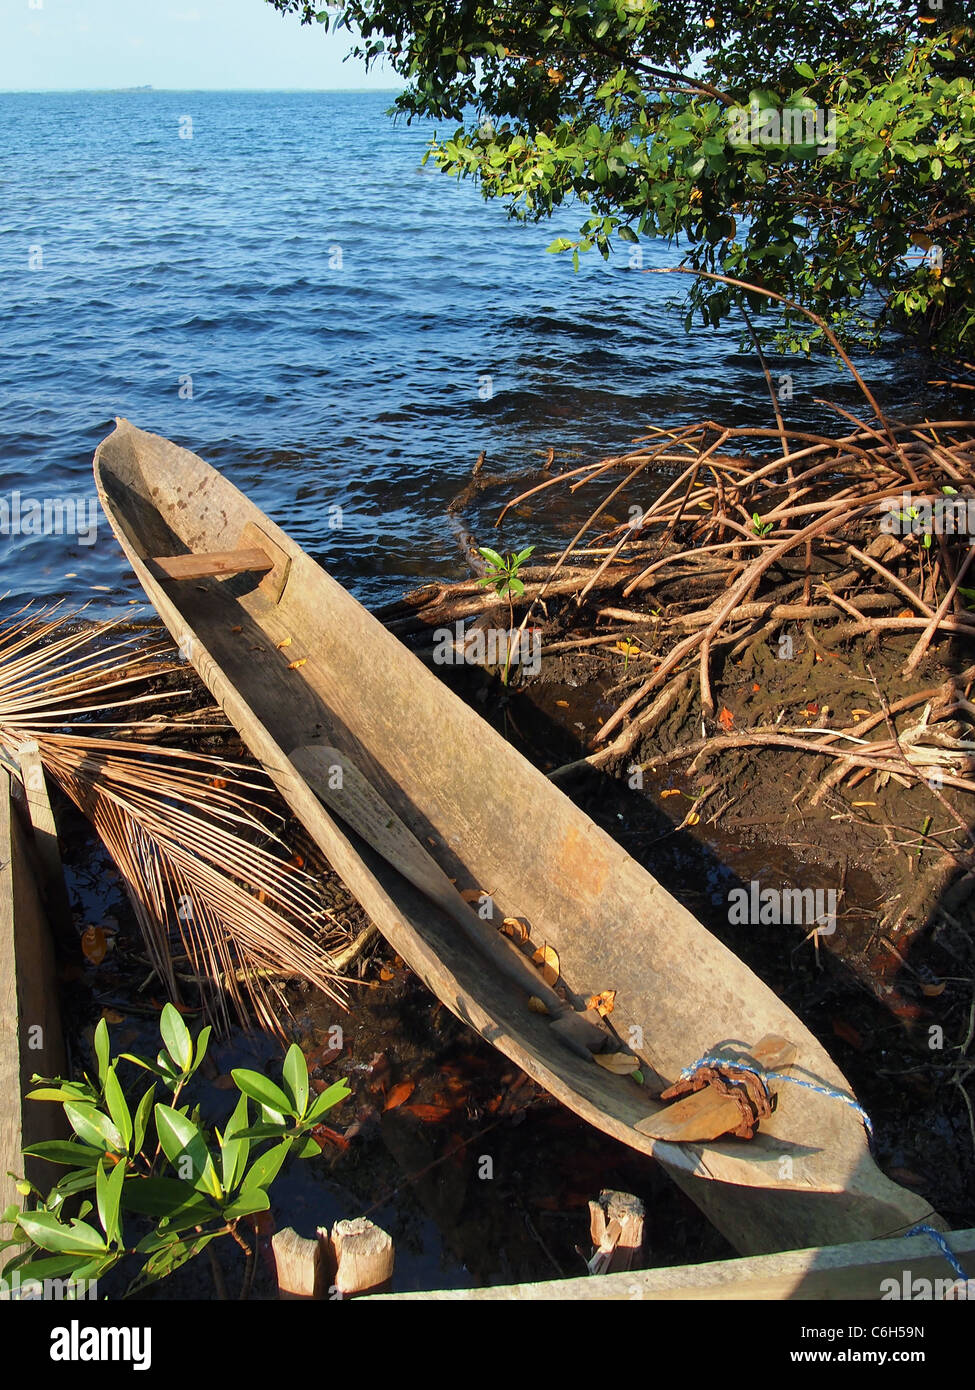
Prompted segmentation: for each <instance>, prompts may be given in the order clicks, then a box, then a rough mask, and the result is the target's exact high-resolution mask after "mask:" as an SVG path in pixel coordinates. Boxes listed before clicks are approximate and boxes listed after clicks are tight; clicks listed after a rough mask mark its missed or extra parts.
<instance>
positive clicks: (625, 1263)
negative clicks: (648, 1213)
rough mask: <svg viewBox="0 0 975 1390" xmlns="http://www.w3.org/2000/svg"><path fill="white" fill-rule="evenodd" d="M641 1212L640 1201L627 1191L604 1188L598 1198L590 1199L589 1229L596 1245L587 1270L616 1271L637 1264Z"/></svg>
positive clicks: (643, 1212) (639, 1258)
mask: <svg viewBox="0 0 975 1390" xmlns="http://www.w3.org/2000/svg"><path fill="white" fill-rule="evenodd" d="M644 1215H645V1208H644V1205H643V1203H642V1202H641V1201H640V1199H639V1197H633V1196H632V1195H631V1194H630V1193H629V1192H613V1191H612V1190H611V1189H609V1188H605V1189H604V1190H603V1191H602V1192H600V1194H599V1201H598V1202H590V1203H589V1216H590V1228H589V1229H590V1234H591V1235H592V1243H593V1245H595V1247H596V1250H595V1253H594V1254H593V1256H592V1259H590V1261H589V1273H590V1274H616V1273H619V1272H620V1271H621V1270H626V1269H639V1268H640V1265H641V1262H642V1255H643V1218H644Z"/></svg>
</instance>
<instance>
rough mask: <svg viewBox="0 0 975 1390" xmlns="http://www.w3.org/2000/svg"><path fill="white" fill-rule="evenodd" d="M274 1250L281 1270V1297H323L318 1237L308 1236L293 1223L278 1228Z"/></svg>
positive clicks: (278, 1269) (274, 1239) (273, 1243)
mask: <svg viewBox="0 0 975 1390" xmlns="http://www.w3.org/2000/svg"><path fill="white" fill-rule="evenodd" d="M271 1250H272V1251H273V1253H274V1264H275V1267H276V1269H277V1272H278V1297H279V1298H322V1297H323V1288H324V1282H325V1281H324V1277H323V1270H322V1250H321V1245H320V1244H319V1242H318V1241H317V1240H305V1239H304V1238H303V1237H302V1236H300V1235H298V1233H297V1231H294V1230H292V1228H291V1227H290V1226H285V1227H284V1229H283V1230H281V1231H275V1233H274V1235H273V1236H272V1237H271Z"/></svg>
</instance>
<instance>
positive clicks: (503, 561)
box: [477, 545, 535, 685]
mask: <svg viewBox="0 0 975 1390" xmlns="http://www.w3.org/2000/svg"><path fill="white" fill-rule="evenodd" d="M534 549H535V547H534V546H533V545H529V546H528V547H526V549H525V550H520V551H519V552H518V554H517V555H515V554H514V553H513V552H511V551H510V550H506V551H505V553H504V554H503V555H500V554H499V553H498V552H497V551H496V550H490V549H489V548H488V547H487V546H479V547H478V554H479V555H480V556H481V558H482V559H484V560H486V561H487V564H488V567H489V568H488V573H487V574H486V575H484V577H483V578H482V579H479V580H478V581H477V582H478V584H479V585H480V586H481V588H482V589H483V588H492V589H493V590H494V591H495V593H496V594H498V595H500V597H502V598H506V599H507V600H508V619H509V622H508V643H507V654H506V657H505V663H504V672H503V674H502V676H501V683H502V685H507V684H508V672H509V671H510V669H511V653H512V640H511V631H512V629H513V627H514V625H515V608H514V597H515V596H517V597H518V598H520V597H521V595H522V594H523V593H524V592H525V585H524V583H523V582H522V580H521V579H519V578H518V571H519V570H520V569H521V567H522V565H523V564H524V563H525V561H526V560H527V559H528V557H529V555H530V554H531V553H532V551H533V550H534Z"/></svg>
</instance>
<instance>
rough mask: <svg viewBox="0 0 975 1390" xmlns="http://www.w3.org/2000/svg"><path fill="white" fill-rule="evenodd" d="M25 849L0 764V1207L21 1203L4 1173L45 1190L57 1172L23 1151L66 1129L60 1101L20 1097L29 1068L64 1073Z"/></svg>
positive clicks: (44, 939) (54, 994) (49, 965)
mask: <svg viewBox="0 0 975 1390" xmlns="http://www.w3.org/2000/svg"><path fill="white" fill-rule="evenodd" d="M28 851H29V839H28V832H27V828H26V826H24V825H22V824H21V818H20V816H19V815H18V814H17V807H16V806H15V805H14V801H13V797H12V795H11V784H10V778H9V776H8V774H7V771H6V769H5V768H3V767H0V1209H2V1208H4V1207H6V1206H7V1205H9V1204H13V1205H15V1206H18V1207H19V1206H20V1205H21V1198H20V1194H19V1193H18V1192H17V1190H16V1188H15V1186H14V1180H13V1179H12V1178H8V1177H7V1173H8V1172H12V1173H17V1174H21V1173H25V1171H26V1176H27V1177H28V1178H29V1179H30V1180H31V1181H32V1182H34V1183H35V1184H36V1185H37V1186H38V1187H40V1188H41V1189H42V1190H44V1191H46V1190H47V1188H48V1187H49V1186H50V1185H51V1184H52V1183H54V1182H57V1180H58V1179H59V1178H60V1177H62V1176H63V1169H60V1168H57V1167H56V1166H55V1165H53V1164H50V1163H48V1162H45V1161H44V1160H43V1159H36V1158H29V1159H27V1160H24V1159H23V1158H22V1157H21V1149H22V1148H24V1147H25V1146H26V1145H28V1144H36V1143H38V1142H39V1141H41V1140H44V1139H62V1138H64V1137H65V1135H66V1133H67V1122H66V1120H65V1117H64V1112H63V1111H62V1109H61V1107H60V1106H58V1105H51V1104H49V1103H47V1102H42V1101H34V1100H23V1099H22V1097H23V1096H24V1094H25V1092H27V1091H29V1090H31V1089H32V1087H31V1077H32V1076H33V1075H34V1073H35V1072H36V1073H37V1074H38V1075H40V1076H63V1075H64V1070H65V1062H64V1043H63V1040H62V1036H61V1020H60V1015H59V1011H58V991H57V984H56V979H55V966H54V952H53V949H52V946H51V941H50V933H49V930H48V921H47V916H46V913H45V910H44V903H43V901H42V899H41V895H40V891H39V887H38V885H37V882H36V881H35V876H34V866H33V864H32V862H31V856H30V854H29V852H28Z"/></svg>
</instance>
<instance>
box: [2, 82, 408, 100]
mask: <svg viewBox="0 0 975 1390" xmlns="http://www.w3.org/2000/svg"><path fill="white" fill-rule="evenodd" d="M403 90H404V89H403V88H402V87H156V86H154V85H153V84H152V83H151V82H147V83H144V84H143V85H141V86H134V87H0V96H4V97H24V96H35V97H49V96H97V95H104V94H106V93H107V94H109V95H115V96H123V95H126V94H132V95H135V94H136V93H140V92H142V93H144V92H153V93H156V92H158V93H166V92H207V93H217V92H282V93H283V92H288V93H295V92H307V93H314V94H316V95H326V94H328V93H330V92H356V93H362V94H363V95H366V94H372V93H376V94H377V95H382V94H383V93H384V92H400V91H403Z"/></svg>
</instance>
